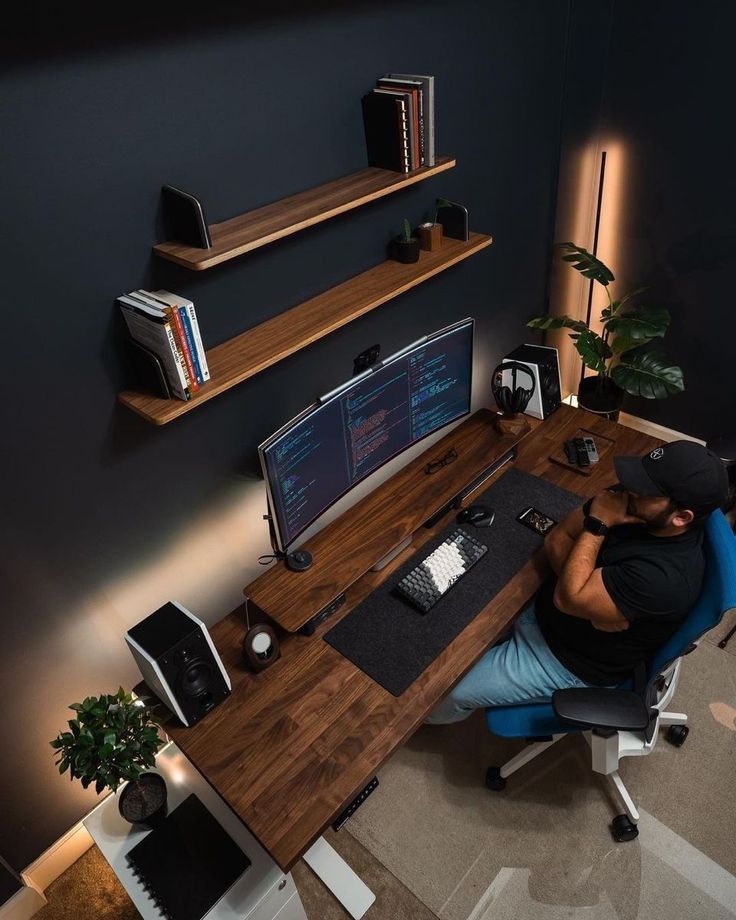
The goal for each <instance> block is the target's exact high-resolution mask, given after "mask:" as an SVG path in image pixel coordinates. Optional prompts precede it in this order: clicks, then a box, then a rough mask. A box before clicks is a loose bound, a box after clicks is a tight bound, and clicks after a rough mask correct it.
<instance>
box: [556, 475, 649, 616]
mask: <svg viewBox="0 0 736 920" xmlns="http://www.w3.org/2000/svg"><path fill="white" fill-rule="evenodd" d="M627 503H628V499H627V496H626V495H625V494H621V493H618V494H615V493H610V492H607V493H602V494H601V495H597V496H596V497H595V499H594V500H593V503H592V505H591V509H590V513H591V514H592V515H593V516H594V517H597V518H598V519H599V520H601V521H603V522H604V524H606V525H608V527H614V526H616V525H617V524H627V523H632V522H633V521H636V520H637V519H635V518H631V517H630V516H629V515H628V514H627V512H626V507H627ZM603 540H604V537H602V536H596V535H595V534H592V533H589V532H588V531H587V530H581V533H580V534H579V536H578V537H577V539H576V540H575V542H574V544H573V547H572V549H571V551H570V553H569V555H568V557H567V561H566V562H565V563H564V565H563V568H562V570H561V572H560V574H559V577H558V580H557V587H556V588H555V593H554V598H553V600H554V603H555V606H556V607H557V608H558V609H559V610H561V611H562V612H563V613H566V614H568V615H569V616H573V617H580V618H581V619H583V620H590V622H591V623H592V625H593V626H594V627H595V628H596V629H602V630H605V631H607V632H618V631H620V630H623V629H628V627H629V621H628V620H627V619H626V617H625V616H624V615H623V614H622V613H621V611H620V610H619V609H618V607H617V606H616V604H615V603H614V602H613V599H612V598H611V595H610V594H609V593H608V591H607V590H606V586H605V585H604V584H603V578H602V576H601V571H600V569H598V568H596V561H597V559H598V553H599V551H600V548H601V545H602V544H603Z"/></svg>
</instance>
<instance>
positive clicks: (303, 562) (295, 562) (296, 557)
mask: <svg viewBox="0 0 736 920" xmlns="http://www.w3.org/2000/svg"><path fill="white" fill-rule="evenodd" d="M311 564H312V554H311V553H309V552H307V550H305V549H297V550H294V552H293V553H289V554H288V555H287V557H286V567H287V569H291V570H292V572H303V571H304V570H305V569H308V568H309V566H310V565H311Z"/></svg>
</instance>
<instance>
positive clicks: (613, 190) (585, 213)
mask: <svg viewBox="0 0 736 920" xmlns="http://www.w3.org/2000/svg"><path fill="white" fill-rule="evenodd" d="M603 151H605V152H606V169H605V175H604V183H603V195H602V200H601V216H600V223H599V230H598V246H597V255H598V258H600V259H601V260H602V261H603V262H605V263H606V265H608V266H609V268H611V270H612V271H613V273H614V275H616V274H617V270H619V269H620V264H619V263H620V257H621V243H620V240H621V222H622V210H623V201H624V195H625V175H626V169H625V167H626V157H625V147H624V144H623V143H622V142H621V141H620V140H618V139H615V138H601V139H599V141H597V142H593V143H590V144H588V145H586V146H585V147H583V148H581V149H579V150H578V151H576V152H574V153H570V154H568V156H567V160H566V163H565V165H564V174H563V175H561V177H560V194H559V200H558V219H557V230H556V240H555V242H566V241H572V242H574V243H576V244H577V245H578V246H583V247H584V248H585V249H587V250H588V251H589V252H592V251H593V247H594V240H595V221H596V209H597V205H598V189H599V183H600V168H601V154H602V152H603ZM589 285H590V282H589V281H588V280H587V279H586V278H583V276H582V275H580V274H579V273H578V272H576V271H573V270H571V269H570V267H569V265H568V264H567V263H565V262H562V261H561V260H559V259H558V260H556V264H555V266H554V268H553V277H552V285H551V313H552V315H553V316H559V315H560V314H562V313H566V314H568V315H569V316H573V317H574V318H575V319H581V320H583V321H584V320H585V319H586V316H587V306H588V291H589ZM616 293H617V291H616V282H614V283H613V285H612V286H611V296H612V297H613V298H614V299H615V298H616ZM607 305H608V298H607V296H606V292H605V291H604V290H603V289H602V288H601V286H600V285H598V284H594V285H593V300H592V308H591V322H590V326H591V329H593V330H594V331H596V332H599V333H600V332H601V330H602V325H601V323H600V314H601V310H602V309H603V308H604V307H605V306H607ZM548 343H549V344H551V345H555V346H556V347H557V348H558V349H559V351H560V373H561V377H562V393H563V397H564V396H566V395H568V394H569V393H571V392H572V393H575V392H577V387H578V383H579V380H580V370H581V367H580V357H579V355H578V353H577V352H576V351H575V348H574V346H573V343H572V341H571V340H570V338H569V335H568V332H567V331H566V330H561V331H560V332H557V333H551V334H550V335H549V337H548ZM588 373H590V371H588Z"/></svg>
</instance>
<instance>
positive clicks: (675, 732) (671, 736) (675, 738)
mask: <svg viewBox="0 0 736 920" xmlns="http://www.w3.org/2000/svg"><path fill="white" fill-rule="evenodd" d="M689 731H690V729H689V728H688V727H687V725H670V727H669V728H668V729H667V734H666V735H665V737H666V738H667V740H668V741H669V743H670V744H674V746H675V747H682V746H683V744H684V743H685V738H687V736H688V733H689Z"/></svg>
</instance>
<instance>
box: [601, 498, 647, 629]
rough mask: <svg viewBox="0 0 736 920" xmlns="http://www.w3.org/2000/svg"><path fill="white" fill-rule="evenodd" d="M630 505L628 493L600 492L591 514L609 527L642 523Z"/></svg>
mask: <svg viewBox="0 0 736 920" xmlns="http://www.w3.org/2000/svg"><path fill="white" fill-rule="evenodd" d="M628 507H629V496H628V493H626V492H599V493H598V495H596V497H595V498H594V499H593V502H592V504H591V506H590V514H591V516H592V517H595V518H598V520H599V521H603V523H604V524H605V525H606V526H607V527H617V526H618V525H619V524H641V523H642V521H641V518H638V517H634V515H633V514H629V512H628ZM623 628H624V629H625V628H626V627H623Z"/></svg>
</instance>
